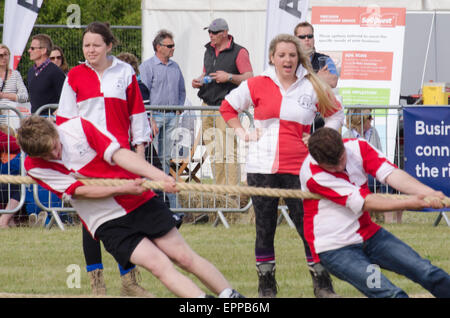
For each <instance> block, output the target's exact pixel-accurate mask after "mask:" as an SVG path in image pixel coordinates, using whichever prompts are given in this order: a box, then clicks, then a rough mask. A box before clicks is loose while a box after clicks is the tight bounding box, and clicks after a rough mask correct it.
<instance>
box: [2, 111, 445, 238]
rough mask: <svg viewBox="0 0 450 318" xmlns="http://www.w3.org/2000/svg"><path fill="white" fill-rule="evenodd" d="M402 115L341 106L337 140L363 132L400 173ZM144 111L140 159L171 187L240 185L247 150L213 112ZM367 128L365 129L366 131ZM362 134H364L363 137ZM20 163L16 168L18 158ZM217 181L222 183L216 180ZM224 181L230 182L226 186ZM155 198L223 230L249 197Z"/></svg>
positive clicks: (49, 206) (43, 197)
mask: <svg viewBox="0 0 450 318" xmlns="http://www.w3.org/2000/svg"><path fill="white" fill-rule="evenodd" d="M56 108H57V105H56V104H51V105H44V106H42V107H41V108H39V110H38V111H37V112H36V114H37V115H40V116H46V117H49V118H53V117H54V115H53V114H52V113H53V111H54V110H55V109H56ZM0 109H10V107H0ZM11 109H13V108H11ZM402 110H403V109H402V106H375V105H374V106H367V105H348V106H345V107H344V111H345V113H346V122H345V125H344V127H343V129H342V134H343V137H351V138H353V137H359V136H357V134H358V132H364V131H366V135H365V138H366V139H368V140H371V137H373V136H374V135H376V136H378V137H379V138H378V142H377V143H376V144H375V145H374V146H375V147H376V148H378V149H380V150H381V151H382V152H383V153H385V154H386V155H387V156H388V157H389V159H390V160H391V161H393V162H394V163H395V164H396V165H397V166H399V167H400V168H403V166H404V164H403V163H404V149H403V117H402V116H403V114H402V113H403V112H402ZM13 111H15V112H16V113H17V116H19V118H21V116H22V114H20V112H18V111H16V110H14V109H13ZM146 111H147V112H148V115H149V120H150V121H151V123H152V126H153V127H154V126H155V125H157V126H158V128H159V132H158V134H157V135H156V137H155V138H153V140H152V142H151V145H149V146H148V147H147V148H146V158H147V160H148V161H149V162H150V163H152V164H154V165H156V166H158V161H159V168H161V169H162V170H165V172H166V173H169V174H171V175H172V176H173V177H174V178H175V179H176V180H177V182H196V183H202V184H216V183H219V184H220V183H223V184H229V185H230V184H231V185H234V184H233V182H234V183H235V185H245V184H246V173H245V157H246V151H247V150H248V145H246V144H245V143H244V142H241V141H240V140H239V138H237V137H236V136H235V134H234V131H233V129H231V128H228V129H227V128H226V127H225V126H224V125H223V123H221V122H220V121H221V120H222V118H221V115H220V112H219V106H170V105H168V106H151V105H148V104H146ZM6 119H7V118H6ZM240 119H241V122H242V123H243V126H244V127H246V128H252V127H254V125H253V117H252V115H251V114H250V113H248V112H247V113H244V114H243V115H242V116H241V117H240ZM366 125H367V126H366ZM369 125H370V126H371V129H367V127H368V126H369ZM224 128H225V129H224ZM367 131H370V132H369V134H367ZM271 146H274V145H271ZM21 160H22V162H21V167H22V166H23V156H22V158H21ZM220 169H222V170H220ZM8 172H9V170H8ZM2 173H3V172H2ZM24 173H25V172H24V171H23V169H21V171H20V174H21V175H24ZM220 173H222V174H220ZM233 174H234V175H233ZM230 176H231V177H230ZM218 177H220V178H223V179H222V180H218ZM230 180H234V181H233V182H230ZM369 186H370V187H371V190H372V192H382V193H384V192H388V193H395V190H394V189H391V188H389V187H386V186H384V185H381V184H380V183H378V182H377V181H376V180H374V179H372V180H370V181H369ZM28 187H30V185H28ZM33 188H34V189H33V191H32V192H33V199H34V201H35V202H34V203H35V205H36V206H37V208H38V209H41V210H44V211H47V212H50V213H51V214H52V216H53V217H52V222H53V223H54V222H56V223H57V224H58V225H59V226H60V228H61V229H64V228H63V225H62V223H61V220H60V218H59V217H58V213H73V212H75V211H74V209H73V208H72V207H71V206H70V205H67V204H64V202H61V201H56V202H55V200H53V198H52V197H51V196H52V194H51V193H50V192H49V191H46V193H45V194H43V193H40V192H39V189H38V186H37V185H33ZM24 190H25V185H22V186H21V197H20V204H19V207H17V208H16V209H14V210H11V211H8V210H0V213H14V212H16V211H18V210H19V209H20V208H22V207H23V206H24V202H25V192H26V191H24ZM160 195H161V196H163V198H164V200H165V201H166V202H167V204H169V205H170V207H171V210H172V211H174V212H183V213H199V214H200V216H198V217H196V218H195V219H194V220H193V222H194V223H196V222H201V220H203V219H205V218H206V217H207V214H208V213H214V214H215V217H216V219H215V221H214V225H217V224H218V223H219V222H222V223H223V224H224V226H225V227H229V224H228V222H227V219H226V218H225V215H224V213H228V212H230V213H243V212H247V211H248V210H249V209H250V207H251V205H252V202H251V199H250V197H249V196H243V195H234V194H233V195H228V194H226V195H222V194H216V193H203V192H196V191H186V192H181V193H177V194H175V195H173V196H172V197H170V194H167V193H166V194H160ZM8 197H9V196H8ZM279 210H280V212H281V213H280V217H279V222H281V219H282V218H283V217H284V218H286V220H287V223H288V224H289V225H290V226H291V227H294V226H293V222H292V220H290V219H289V215H288V213H287V210H286V206H284V205H280V206H279ZM444 216H445V215H444ZM440 217H442V215H440Z"/></svg>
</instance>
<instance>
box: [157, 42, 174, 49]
mask: <svg viewBox="0 0 450 318" xmlns="http://www.w3.org/2000/svg"><path fill="white" fill-rule="evenodd" d="M159 45H161V46H165V47H166V48H168V49H173V48H174V47H175V44H162V43H159Z"/></svg>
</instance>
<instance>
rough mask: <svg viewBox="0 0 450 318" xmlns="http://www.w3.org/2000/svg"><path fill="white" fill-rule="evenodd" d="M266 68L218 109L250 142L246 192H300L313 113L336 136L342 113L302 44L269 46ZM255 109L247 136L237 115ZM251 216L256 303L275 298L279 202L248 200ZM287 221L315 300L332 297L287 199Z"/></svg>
mask: <svg viewBox="0 0 450 318" xmlns="http://www.w3.org/2000/svg"><path fill="white" fill-rule="evenodd" d="M269 58H270V61H269V64H270V65H269V67H268V68H267V69H266V70H265V71H264V73H263V74H262V75H261V76H256V77H253V78H250V79H248V80H246V81H244V82H242V83H241V85H240V86H239V87H238V88H236V89H234V90H233V91H231V92H230V94H228V95H227V96H226V97H225V99H224V101H223V102H222V105H221V107H220V111H221V114H222V116H223V118H224V119H225V121H226V123H227V124H228V126H230V127H231V128H234V130H235V133H236V135H237V136H238V137H239V138H241V139H242V140H244V141H246V142H249V151H248V154H247V166H246V170H247V182H248V185H249V186H256V187H271V188H287V189H300V181H299V178H298V174H299V171H300V167H301V164H302V162H303V160H304V159H305V157H306V155H307V154H308V148H307V142H308V138H309V132H310V129H311V124H312V123H313V120H314V116H315V114H316V112H317V111H319V112H320V113H321V114H323V115H324V117H325V120H326V121H325V125H326V126H327V127H332V128H334V129H336V130H338V129H340V128H341V126H342V124H343V122H344V113H343V112H342V109H341V106H340V104H339V103H338V102H337V100H336V99H335V98H334V95H333V92H332V91H331V89H330V87H329V86H328V85H326V84H325V83H323V82H322V81H321V80H320V78H319V77H318V76H317V75H315V73H314V72H313V71H312V70H311V67H310V64H309V62H308V60H307V57H306V56H305V55H304V54H303V52H302V49H301V47H300V41H299V40H298V39H297V38H296V37H295V36H293V35H290V34H280V35H278V36H276V37H275V38H274V39H273V40H272V41H271V43H270V46H269ZM251 106H253V107H254V122H255V127H256V130H255V131H253V132H251V131H250V132H248V131H246V130H245V129H244V128H243V127H242V125H241V122H240V121H239V118H238V117H237V116H238V113H239V112H242V111H244V110H248V109H249V108H250V107H251ZM252 202H253V206H254V210H255V223H256V241H255V257H256V267H257V273H258V279H259V284H258V292H259V296H260V297H275V296H276V294H277V284H276V279H275V247H274V238H275V231H276V227H277V215H278V214H277V213H278V203H279V198H274V197H263V196H252ZM285 202H286V205H287V206H288V208H289V213H290V216H291V218H292V220H293V222H294V224H295V227H296V229H297V232H298V234H299V235H300V237H301V238H302V240H303V244H304V248H305V254H306V260H307V262H308V266H309V269H310V272H311V276H312V279H313V287H314V294H315V295H316V297H335V296H336V294H335V293H334V290H333V286H332V282H331V278H330V276H329V274H328V273H327V272H326V271H325V270H324V269H323V267H322V266H321V264H320V263H319V261H318V260H313V258H312V254H311V252H310V250H309V247H308V244H307V243H306V240H305V238H304V235H303V205H302V201H301V200H300V199H285Z"/></svg>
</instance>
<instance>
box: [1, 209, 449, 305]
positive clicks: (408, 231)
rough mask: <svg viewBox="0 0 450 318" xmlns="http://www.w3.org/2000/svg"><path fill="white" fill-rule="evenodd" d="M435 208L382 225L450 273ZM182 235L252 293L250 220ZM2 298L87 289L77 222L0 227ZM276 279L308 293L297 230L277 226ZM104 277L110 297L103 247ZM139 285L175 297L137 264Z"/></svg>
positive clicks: (113, 278) (444, 232)
mask: <svg viewBox="0 0 450 318" xmlns="http://www.w3.org/2000/svg"><path fill="white" fill-rule="evenodd" d="M436 217H437V214H435V213H405V214H404V216H403V218H404V223H403V224H394V225H384V227H385V228H386V229H388V230H389V231H391V232H392V233H393V234H395V235H396V236H397V237H399V238H400V239H402V240H404V241H405V242H407V243H408V244H409V245H411V246H412V247H413V248H414V249H416V251H418V252H419V254H421V255H422V256H423V257H425V258H428V259H429V260H430V261H431V262H432V263H433V264H435V265H437V266H439V267H441V268H443V269H444V270H446V271H447V272H450V253H449V248H448V246H449V241H450V227H448V226H447V224H445V221H442V222H441V224H440V225H439V226H437V227H433V222H434V220H435V218H436ZM181 233H182V234H183V236H184V237H185V239H186V241H187V242H188V243H189V244H190V245H191V246H192V247H193V248H194V250H196V251H197V252H198V253H199V254H200V255H202V256H204V257H206V258H207V259H208V260H210V261H211V262H212V263H214V264H215V265H216V266H217V267H218V268H219V269H220V270H221V271H222V272H223V273H224V275H225V277H227V279H228V280H229V281H230V282H231V283H232V285H233V286H234V287H235V288H236V289H238V290H239V291H240V292H241V293H242V294H244V295H245V296H247V297H257V295H258V293H257V276H256V269H255V261H254V252H253V250H254V237H255V228H254V225H250V224H231V227H230V228H229V229H225V228H224V227H223V226H221V225H219V226H218V227H213V226H212V225H211V224H203V225H191V224H184V225H183V226H182V228H181ZM0 242H1V243H0V297H19V296H22V295H23V294H25V295H27V296H29V297H33V295H47V296H48V297H61V296H62V297H77V296H86V297H89V295H90V287H89V281H88V277H87V274H86V271H85V263H84V256H83V251H82V245H81V228H80V226H74V227H67V228H66V231H61V230H59V229H58V228H57V227H56V226H55V227H53V228H52V229H50V230H46V229H42V228H28V227H19V228H13V229H8V230H0ZM275 244H276V247H275V248H276V257H277V275H276V277H277V282H278V286H279V294H278V295H279V297H283V298H295V297H314V296H313V292H312V283H311V278H310V275H309V273H308V270H307V267H306V264H305V258H304V251H303V246H302V243H301V241H300V238H299V237H298V235H297V233H296V232H295V230H293V229H291V228H290V227H289V226H288V225H286V224H281V225H280V226H279V227H278V229H277V235H276V241H275ZM103 261H104V266H105V279H106V284H107V290H108V295H109V296H118V295H119V290H120V278H119V273H118V268H117V265H116V263H115V262H114V260H113V258H112V257H111V256H110V255H109V254H108V253H106V252H105V251H104V252H103ZM72 264H75V268H76V266H79V268H80V278H81V280H80V286H79V288H76V287H74V288H69V286H68V284H67V280H68V278H69V277H70V275H71V274H73V272H68V271H67V269H68V267H69V266H70V265H72ZM386 274H387V276H388V277H389V278H390V279H391V280H392V281H393V282H394V283H395V284H397V285H398V286H400V287H401V288H403V289H404V290H405V291H406V292H407V293H408V294H409V295H410V296H412V297H430V296H431V295H430V294H429V293H428V292H427V291H426V290H424V289H423V288H422V287H421V286H419V285H417V284H415V283H413V282H411V281H409V280H408V279H406V278H404V277H401V276H398V275H396V274H393V273H390V272H387V273H386ZM141 276H142V282H141V284H142V285H143V286H144V287H145V288H147V289H148V290H150V291H151V292H152V293H154V294H155V295H156V296H157V297H173V295H172V294H171V293H170V292H168V291H167V290H166V288H165V287H164V286H162V284H161V283H159V281H157V280H156V279H155V278H153V277H152V275H151V274H150V273H148V272H147V271H145V270H143V269H141ZM334 286H335V290H336V292H337V293H338V294H340V295H341V296H343V297H362V295H361V294H360V293H359V292H358V291H357V290H356V289H354V288H353V287H352V286H350V285H348V284H347V283H344V282H342V281H340V280H338V279H337V278H334Z"/></svg>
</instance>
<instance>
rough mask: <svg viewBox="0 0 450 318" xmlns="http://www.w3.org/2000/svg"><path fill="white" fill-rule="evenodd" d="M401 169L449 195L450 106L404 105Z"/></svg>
mask: <svg viewBox="0 0 450 318" xmlns="http://www.w3.org/2000/svg"><path fill="white" fill-rule="evenodd" d="M403 115H404V138H405V139H404V142H405V171H407V172H408V173H409V174H411V175H412V176H414V177H415V178H417V179H418V180H420V181H421V182H423V183H425V184H426V185H429V186H430V187H432V188H433V189H436V190H440V191H442V192H443V193H444V194H445V195H446V196H450V107H448V106H423V107H405V108H404V111H403Z"/></svg>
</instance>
